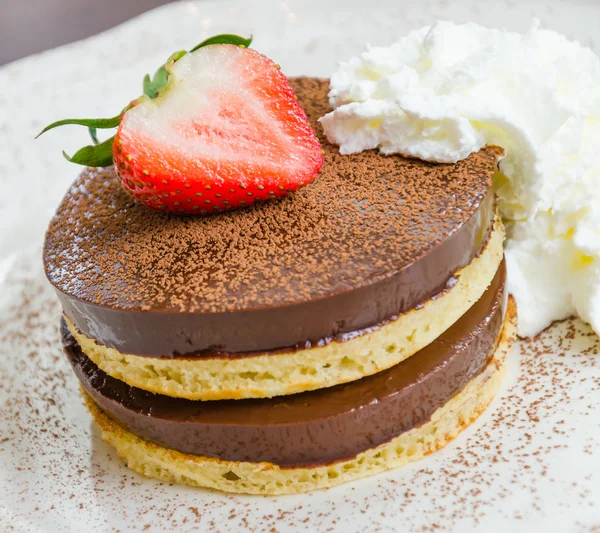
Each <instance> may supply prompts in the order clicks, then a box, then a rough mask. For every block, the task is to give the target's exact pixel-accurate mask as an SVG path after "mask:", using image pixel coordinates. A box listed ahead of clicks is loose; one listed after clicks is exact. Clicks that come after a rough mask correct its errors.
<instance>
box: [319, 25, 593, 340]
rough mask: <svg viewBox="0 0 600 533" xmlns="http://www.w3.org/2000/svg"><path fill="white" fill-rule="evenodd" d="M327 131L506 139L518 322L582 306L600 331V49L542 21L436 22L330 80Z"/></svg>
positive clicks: (459, 141) (468, 145)
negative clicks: (506, 27)
mask: <svg viewBox="0 0 600 533" xmlns="http://www.w3.org/2000/svg"><path fill="white" fill-rule="evenodd" d="M329 96H330V102H331V104H332V106H333V108H334V111H332V112H331V113H329V114H327V115H326V116H324V117H322V118H321V122H322V124H323V127H324V130H325V133H326V135H327V137H328V139H329V140H330V141H331V142H333V143H336V144H338V145H339V146H340V152H341V153H343V154H350V153H355V152H359V151H362V150H369V149H373V148H377V149H379V150H380V152H381V153H382V154H392V153H399V154H403V155H406V156H411V157H417V158H420V159H424V160H427V161H438V162H445V163H454V162H456V161H459V160H462V159H464V158H466V157H468V156H469V154H471V153H473V152H476V151H478V150H479V149H480V148H482V147H483V146H484V145H485V144H496V145H499V146H502V147H503V148H504V149H505V150H506V157H504V159H502V161H501V162H500V171H501V173H500V172H499V173H498V175H497V177H496V180H495V181H496V183H495V186H496V190H497V193H498V199H499V208H500V211H501V214H502V216H503V218H504V220H505V223H506V226H507V233H508V241H507V245H506V258H507V264H508V270H509V272H508V287H509V291H510V292H511V293H512V294H513V295H514V296H515V299H516V300H517V305H518V311H519V334H520V335H521V336H531V335H535V334H536V333H538V332H539V331H541V330H542V329H544V328H545V327H547V326H548V325H549V324H550V323H551V322H552V321H553V320H557V319H562V318H566V317H568V316H571V315H579V316H580V317H581V318H583V319H584V320H585V321H587V322H588V323H590V324H591V326H592V327H593V328H594V330H595V331H596V332H597V333H600V60H599V59H598V57H596V56H595V55H594V54H593V52H592V51H591V50H589V49H587V48H585V47H582V46H581V45H579V44H578V43H576V42H572V41H569V40H567V39H566V38H565V37H563V36H561V35H559V34H557V33H555V32H553V31H549V30H543V29H540V28H539V25H538V24H537V23H534V25H533V27H532V28H531V29H530V30H529V32H528V33H526V34H525V35H521V34H518V33H511V32H507V31H501V30H495V29H489V28H485V27H482V26H479V25H477V24H473V23H469V24H461V25H457V24H454V23H451V22H437V23H436V24H435V25H433V26H431V27H425V28H421V29H419V30H416V31H413V32H411V33H410V34H408V35H407V36H406V37H404V38H403V39H401V40H400V41H398V42H397V43H395V44H393V45H391V46H388V47H372V48H368V49H367V51H365V52H364V53H363V54H361V55H360V56H358V57H355V58H353V59H351V60H350V61H348V62H346V63H341V64H340V66H339V70H338V71H337V72H336V73H335V74H334V75H333V76H332V78H331V91H330V93H329Z"/></svg>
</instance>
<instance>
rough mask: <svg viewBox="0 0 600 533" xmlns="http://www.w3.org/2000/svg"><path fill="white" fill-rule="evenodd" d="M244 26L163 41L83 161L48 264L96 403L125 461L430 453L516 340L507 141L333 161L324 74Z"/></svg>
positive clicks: (346, 461)
mask: <svg viewBox="0 0 600 533" xmlns="http://www.w3.org/2000/svg"><path fill="white" fill-rule="evenodd" d="M233 37H234V36H218V38H214V39H216V40H213V41H212V42H208V43H203V45H201V46H200V47H197V49H194V51H192V52H190V53H183V52H181V53H179V54H181V55H179V56H178V57H177V54H176V55H174V56H172V57H171V58H170V59H169V61H167V63H166V64H165V66H164V67H161V68H164V69H165V70H164V73H163V74H160V75H159V73H157V74H156V75H155V76H154V77H153V78H150V77H148V78H147V80H146V83H145V91H144V92H145V96H144V97H142V98H140V99H138V100H137V101H134V102H132V104H130V105H129V106H128V107H127V108H126V109H125V110H124V111H123V112H122V113H121V114H120V115H119V117H115V118H117V120H116V121H115V120H113V119H105V120H109V121H110V120H112V122H107V123H106V124H110V125H112V126H110V127H117V126H118V131H117V133H116V136H115V137H114V138H111V139H109V140H108V141H105V143H107V144H106V145H105V146H104V147H102V144H105V143H98V144H96V145H92V146H90V147H86V148H87V149H88V151H87V152H83V150H86V148H84V149H82V150H80V152H78V153H77V154H75V155H74V156H73V157H72V158H71V159H73V160H75V162H79V163H82V164H86V165H88V168H86V169H85V170H84V171H83V172H82V174H81V175H80V176H79V177H78V178H77V180H76V181H75V183H74V184H73V185H72V187H71V188H70V189H69V191H68V192H67V194H66V196H65V198H64V199H63V201H62V203H61V204H60V206H59V207H58V209H57V212H56V215H55V216H54V218H53V219H52V221H51V223H50V226H49V229H48V232H47V236H46V242H45V248H44V264H45V269H46V273H47V277H48V279H49V281H50V282H51V283H52V284H53V285H54V287H55V288H56V290H57V294H58V297H59V299H60V301H61V303H62V307H63V311H64V315H63V318H62V322H61V331H62V342H63V346H64V350H65V353H66V355H67V357H68V358H69V360H70V362H71V364H72V366H73V369H74V371H75V373H76V375H77V377H78V378H79V380H80V382H81V385H82V390H83V395H84V398H85V401H86V404H87V406H88V408H89V410H90V412H91V413H92V415H93V417H94V419H95V421H96V423H97V424H98V425H99V426H100V428H101V430H102V435H103V438H104V439H105V440H106V441H107V442H108V443H110V444H111V445H112V446H114V447H115V448H116V450H117V452H118V454H119V455H120V456H121V457H122V458H123V460H124V461H125V462H126V463H127V464H128V466H130V467H131V468H133V469H134V470H136V471H138V472H140V473H141V474H144V475H146V476H149V477H154V478H159V479H163V480H168V481H175V482H180V483H185V484H189V485H194V486H200V487H208V488H214V489H219V490H224V491H228V492H241V493H252V494H285V493H296V492H304V491H308V490H312V489H318V488H324V487H329V486H332V485H336V484H339V483H342V482H345V481H350V480H353V479H357V478H360V477H363V476H366V475H370V474H374V473H377V472H380V471H383V470H386V469H389V468H394V467H397V466H401V465H402V464H405V463H406V462H408V461H412V460H415V459H418V458H420V457H423V456H424V455H426V454H428V453H431V452H433V451H435V450H437V449H439V448H441V447H442V446H444V445H445V444H446V443H447V442H448V441H450V440H451V439H453V438H454V437H456V436H457V434H458V433H459V432H460V431H461V430H462V429H463V428H464V427H466V426H467V425H468V424H469V423H470V422H471V421H472V420H474V419H475V418H476V417H477V416H478V414H479V413H481V412H482V411H483V410H484V409H485V407H486V406H487V405H488V404H489V402H490V401H491V399H492V398H493V396H494V394H495V393H496V391H497V390H498V388H499V385H500V381H501V378H502V374H503V368H504V366H503V362H504V357H505V354H506V352H507V350H508V349H509V347H510V345H511V342H512V339H513V335H514V333H513V331H514V326H515V320H516V317H515V309H514V304H513V302H512V300H511V299H509V298H507V294H506V292H505V278H506V273H505V265H504V261H503V240H504V229H503V226H502V223H501V221H500V219H499V218H498V216H497V214H496V207H495V198H494V192H493V191H492V178H493V176H494V173H495V172H496V170H497V165H498V160H499V158H500V157H501V156H502V150H501V149H499V148H497V147H494V146H486V147H484V148H483V149H482V150H480V151H479V152H477V153H474V154H472V155H470V156H469V157H468V158H466V159H465V160H463V161H460V162H458V163H455V164H436V163H428V162H424V161H420V160H416V159H407V158H405V157H402V156H399V155H392V156H387V157H384V156H382V155H380V154H378V153H377V152H375V151H373V150H370V151H364V152H361V153H358V154H352V155H342V154H340V153H339V150H338V147H337V146H334V145H332V144H330V143H328V142H327V140H326V138H325V136H324V135H323V130H322V128H321V125H320V124H319V118H320V117H322V116H324V115H325V114H327V113H328V112H329V111H330V107H329V102H328V96H327V95H328V89H329V84H328V82H327V81H324V80H318V79H313V78H298V79H293V80H289V81H288V80H287V79H286V78H285V76H283V74H282V73H281V71H280V70H279V69H278V68H277V66H276V65H274V64H273V63H272V62H271V61H270V60H268V59H266V58H264V57H263V56H261V55H259V54H258V53H256V52H254V51H253V50H250V49H248V48H247V45H248V44H249V42H248V43H245V42H244V43H242V42H241V41H240V42H238V41H235V40H232V38H233ZM225 38H227V39H225ZM163 78H164V79H163ZM161 84H162V85H161ZM84 120H85V119H84ZM62 123H63V124H64V123H77V124H83V125H86V126H88V127H90V128H92V129H93V130H94V131H95V129H96V128H99V127H103V126H101V125H99V124H100V123H99V122H95V123H92V122H91V121H88V122H84V121H78V122H75V121H70V122H65V121H62ZM98 147H100V148H98ZM113 162H114V164H112V163H113Z"/></svg>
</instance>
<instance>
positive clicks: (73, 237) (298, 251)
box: [44, 78, 498, 313]
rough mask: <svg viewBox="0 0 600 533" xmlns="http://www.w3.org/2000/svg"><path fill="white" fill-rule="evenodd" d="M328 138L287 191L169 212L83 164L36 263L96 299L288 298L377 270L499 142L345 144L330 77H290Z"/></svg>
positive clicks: (415, 253)
mask: <svg viewBox="0 0 600 533" xmlns="http://www.w3.org/2000/svg"><path fill="white" fill-rule="evenodd" d="M293 85H294V87H295V89H296V91H297V94H298V99H299V101H300V102H301V103H302V104H303V105H304V107H305V108H306V111H307V114H308V116H309V118H310V121H311V123H312V125H313V127H314V128H315V131H317V133H318V134H319V137H320V140H321V142H322V144H323V149H324V152H325V164H324V166H323V170H322V172H321V175H320V176H319V177H318V178H317V180H316V181H315V182H314V183H313V184H311V185H309V186H307V187H306V188H304V189H302V190H300V191H298V192H296V193H294V194H291V195H288V196H287V197H284V198H281V199H277V200H272V201H269V202H265V203H262V204H259V205H256V206H254V207H251V208H247V209H243V210H237V211H233V212H230V213H225V214H218V215H213V216H210V217H207V218H202V217H188V218H185V217H178V216H172V215H167V214H163V213H157V212H152V211H151V210H149V209H147V208H145V207H143V206H141V205H138V204H136V203H135V202H134V201H133V200H132V199H131V198H130V197H129V196H127V194H126V193H125V192H124V191H123V190H121V187H120V185H119V184H118V181H117V179H116V177H115V174H114V171H113V170H112V168H110V169H104V170H92V169H89V170H86V171H85V172H84V173H83V174H82V175H81V176H80V177H79V178H78V179H77V180H76V182H75V183H74V184H73V186H72V187H71V189H70V190H69V192H68V193H67V195H66V197H65V199H64V200H63V202H62V204H61V205H60V207H59V208H58V212H57V214H56V216H55V217H54V219H53V220H52V222H51V224H50V228H49V230H48V233H47V242H46V246H45V253H44V258H45V266H46V269H47V274H48V277H49V279H50V281H51V282H52V283H53V284H54V285H56V286H57V288H58V289H59V290H61V291H62V292H64V293H67V294H69V295H72V296H75V297H76V298H80V299H83V300H85V301H88V302H92V303H96V304H99V305H102V306H109V307H117V308H122V309H143V310H149V309H167V310H174V311H188V312H194V311H195V312H209V313H216V312H226V311H233V310H240V309H251V308H263V307H267V306H273V305H288V304H294V303H301V302H305V301H307V300H310V299H314V298H321V297H325V296H328V295H331V294H335V293H338V292H342V291H346V290H350V289H353V288H356V287H357V286H360V285H363V284H365V283H371V282H374V281H377V280H379V279H382V278H384V277H387V276H389V275H391V274H393V273H395V272H397V271H398V270H401V269H402V268H403V267H405V266H406V265H408V264H410V263H411V262H413V261H415V260H417V259H418V258H419V257H421V256H423V255H425V254H426V253H427V252H428V251H429V250H431V249H432V248H433V247H435V246H436V245H438V244H439V243H440V242H442V241H443V240H445V239H447V238H448V236H449V235H451V234H453V233H454V232H455V231H456V230H457V229H458V228H459V227H460V226H461V225H462V224H463V223H464V222H465V221H466V220H468V219H469V218H470V217H471V216H473V215H474V213H476V211H477V208H478V206H479V203H480V201H481V200H482V199H483V197H484V196H485V194H486V192H487V191H488V190H489V188H490V186H491V178H492V175H493V173H494V170H495V168H496V165H497V154H498V149H495V148H486V149H484V150H482V151H481V152H479V153H477V154H473V155H472V156H471V157H469V158H468V159H467V160H465V161H462V162H460V163H458V164H456V165H441V164H432V163H426V162H423V161H418V160H410V159H405V158H402V157H400V156H389V157H383V156H381V155H379V154H378V153H376V152H374V151H371V152H364V153H361V154H356V155H351V156H342V155H340V154H339V152H338V149H337V147H335V146H332V145H330V144H328V143H327V142H326V140H325V139H324V137H323V131H322V128H321V126H320V124H319V123H318V122H317V119H318V118H319V117H321V116H322V115H324V114H325V113H326V112H327V111H328V104H327V90H328V82H326V81H318V80H314V79H310V78H301V79H297V80H295V81H293Z"/></svg>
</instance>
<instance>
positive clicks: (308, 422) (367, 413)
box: [62, 263, 505, 467]
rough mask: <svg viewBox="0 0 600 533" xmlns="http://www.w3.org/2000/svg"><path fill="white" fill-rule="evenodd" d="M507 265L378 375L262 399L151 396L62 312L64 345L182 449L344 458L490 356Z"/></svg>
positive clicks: (263, 457) (406, 422)
mask: <svg viewBox="0 0 600 533" xmlns="http://www.w3.org/2000/svg"><path fill="white" fill-rule="evenodd" d="M504 283H505V265H504V263H503V264H502V265H501V267H500V269H499V271H498V273H497V274H496V276H495V278H494V280H493V282H492V283H491V285H490V286H489V288H488V289H487V290H486V292H485V293H484V294H483V296H482V297H481V299H480V300H479V301H478V302H476V303H475V304H474V305H473V307H472V308H471V309H470V310H469V311H468V312H467V313H466V314H465V315H464V316H463V317H462V318H461V319H460V320H459V321H458V322H456V323H455V324H454V326H452V327H451V328H450V329H449V330H447V331H446V332H445V333H444V334H443V335H441V336H440V337H439V338H438V339H437V340H436V341H434V342H433V343H432V344H430V345H429V346H427V347H426V348H425V349H423V350H421V351H420V352H418V353H417V354H416V355H414V356H413V357H411V358H409V359H407V360H406V361H404V362H402V363H400V364H398V365H396V366H394V367H392V368H391V369H389V370H386V371H384V372H381V373H379V374H376V375H373V376H370V377H366V378H363V379H361V380H359V381H355V382H353V383H350V384H346V385H338V386H336V387H332V388H330V389H322V390H317V391H313V392H306V393H301V394H295V395H292V396H285V397H279V398H273V399H267V400H262V399H261V400H220V401H213V402H199V401H190V400H183V399H176V398H170V397H167V396H162V395H155V394H152V393H149V392H147V391H144V390H141V389H137V388H133V387H130V386H129V385H127V384H125V383H123V382H122V381H119V380H116V379H114V378H112V377H110V376H108V375H106V374H105V373H104V372H103V371H101V370H100V369H99V368H98V367H97V366H96V365H94V363H92V362H91V361H90V360H89V359H88V358H87V356H86V355H85V354H84V353H83V352H82V351H81V350H80V348H79V346H78V345H77V343H76V342H75V340H74V339H73V337H72V336H71V335H70V333H69V331H68V329H67V328H66V326H65V324H64V320H63V328H62V332H63V344H64V349H65V353H66V354H67V356H68V358H69V359H70V362H71V364H72V366H73V368H74V369H75V372H76V374H77V376H78V378H79V380H80V381H81V383H82V384H83V387H84V389H85V390H86V392H87V393H88V394H89V395H90V396H91V397H92V399H93V400H94V401H95V402H96V403H97V404H98V406H99V407H100V408H101V409H102V410H103V411H104V412H105V413H106V414H107V415H109V416H110V417H112V418H114V419H115V420H117V421H118V422H120V423H121V424H122V425H123V426H125V427H126V428H127V429H128V430H130V431H131V432H133V433H134V434H136V435H138V436H140V437H143V438H146V439H148V440H150V441H153V442H155V443H157V444H160V445H162V446H166V447H167V448H171V449H176V450H179V451H181V452H184V453H190V454H195V455H201V456H205V457H217V458H220V459H223V460H231V461H250V462H261V461H267V462H271V463H274V464H278V465H281V466H290V467H291V466H308V465H311V466H312V465H318V464H326V463H331V462H335V461H339V460H342V459H349V458H352V457H354V456H356V455H357V454H358V453H360V452H363V451H365V450H367V449H370V448H374V447H376V446H378V445H379V444H382V443H385V442H388V441H390V440H391V439H393V438H394V437H396V436H398V435H400V434H402V433H403V432H405V431H408V430H410V429H411V428H413V427H416V426H419V425H421V424H423V423H425V422H427V421H428V420H429V418H430V417H431V415H432V414H433V413H434V411H435V410H436V409H437V408H439V407H441V406H442V405H444V404H446V403H447V402H448V401H449V400H451V399H452V398H453V397H454V396H455V395H456V394H457V393H458V392H460V391H461V390H462V389H463V388H464V387H465V385H466V384H467V383H468V382H469V381H470V380H471V379H472V378H473V377H475V376H476V375H478V374H479V373H480V372H481V371H482V370H483V369H484V367H485V366H486V364H487V363H488V362H489V360H490V359H491V357H492V356H493V353H494V351H495V348H496V346H497V342H498V338H499V334H500V330H501V327H502V323H503V309H502V307H503V304H502V303H503V300H504V298H503V296H504Z"/></svg>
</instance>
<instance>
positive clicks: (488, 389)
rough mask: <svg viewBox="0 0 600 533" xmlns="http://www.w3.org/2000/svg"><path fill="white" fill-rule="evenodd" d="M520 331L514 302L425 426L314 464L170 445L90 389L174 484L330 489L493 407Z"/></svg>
mask: <svg viewBox="0 0 600 533" xmlns="http://www.w3.org/2000/svg"><path fill="white" fill-rule="evenodd" d="M515 335H516V306H515V304H514V301H513V299H512V297H511V298H509V300H508V307H507V312H506V315H505V318H504V325H503V329H502V332H501V334H500V336H499V337H498V342H497V344H496V346H497V347H496V349H495V352H494V353H493V357H492V358H491V360H490V359H488V363H487V364H486V366H485V367H484V369H483V370H482V371H481V372H480V373H479V374H477V375H476V376H475V377H474V378H472V379H471V380H470V381H469V382H468V383H467V385H466V386H465V387H464V388H463V389H462V390H461V391H460V392H458V393H457V394H456V395H455V396H454V397H453V398H452V399H450V400H449V401H448V402H447V403H446V404H444V405H443V406H441V407H440V408H438V409H437V410H436V411H435V412H434V413H433V414H432V415H431V417H430V418H429V419H428V420H427V421H426V422H424V423H423V424H422V425H420V426H417V427H414V428H413V429H411V430H409V431H406V432H405V433H402V434H401V435H398V436H397V437H395V438H393V439H392V440H390V441H389V442H386V443H383V444H380V445H379V446H373V447H372V448H370V449H368V450H366V451H364V452H362V453H359V454H357V455H356V457H353V458H351V459H348V460H342V461H338V462H334V463H331V464H325V465H321V466H312V467H296V468H286V467H281V466H278V465H275V464H272V463H267V462H263V463H254V462H241V461H227V460H221V459H216V458H209V457H202V456H198V455H192V454H187V453H181V452H179V451H176V450H173V449H168V448H165V447H162V446H159V445H157V444H154V443H152V442H150V441H147V440H145V439H142V438H140V437H138V436H136V435H134V434H133V433H131V432H130V431H128V430H127V429H126V428H125V427H124V426H123V425H121V424H120V423H119V422H116V421H115V420H114V419H112V418H110V417H108V416H107V415H106V414H105V412H103V411H102V410H101V409H100V408H99V407H98V406H97V404H96V403H95V402H94V401H93V400H92V399H91V398H90V397H89V396H88V395H87V394H85V393H84V395H85V397H86V403H87V406H88V408H89V410H90V412H91V413H92V415H93V416H94V419H95V420H96V422H97V423H98V425H99V426H100V428H101V430H102V436H103V438H104V440H105V441H106V442H108V443H109V444H111V445H112V446H114V447H115V448H116V450H117V452H118V454H119V456H120V457H121V458H122V459H123V460H124V461H125V462H126V463H127V465H128V466H129V467H130V468H132V469H133V470H135V471H137V472H139V473H140V474H142V475H145V476H148V477H153V478H157V479H161V480H164V481H169V482H177V483H183V484H187V485H192V486H198V487H206V488H212V489H218V490H222V491H226V492H234V493H247V494H265V495H275V494H293V493H300V492H306V491H309V490H315V489H321V488H327V487H331V486H334V485H338V484H341V483H344V482H348V481H352V480H355V479H359V478H362V477H365V476H369V475H373V474H376V473H379V472H382V471H384V470H389V469H392V468H397V467H400V466H403V465H404V464H406V463H408V462H410V461H414V460H417V459H420V458H422V457H423V456H425V455H427V454H429V453H431V452H434V451H436V450H438V449H440V448H442V447H444V446H445V445H446V444H447V443H448V442H450V441H451V440H452V439H454V438H455V437H456V436H457V435H458V434H459V433H460V432H461V431H462V430H463V429H464V428H465V427H467V426H468V425H469V424H470V423H471V422H472V421H473V420H475V419H476V418H477V416H478V415H479V414H480V413H481V412H482V411H483V410H484V409H485V408H486V407H487V406H488V404H489V403H490V402H491V400H492V399H493V397H494V395H495V394H496V392H497V391H498V389H499V388H500V385H501V380H502V376H503V375H504V360H505V357H506V354H507V352H508V351H509V350H510V347H511V346H512V343H513V341H514V338H515Z"/></svg>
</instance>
